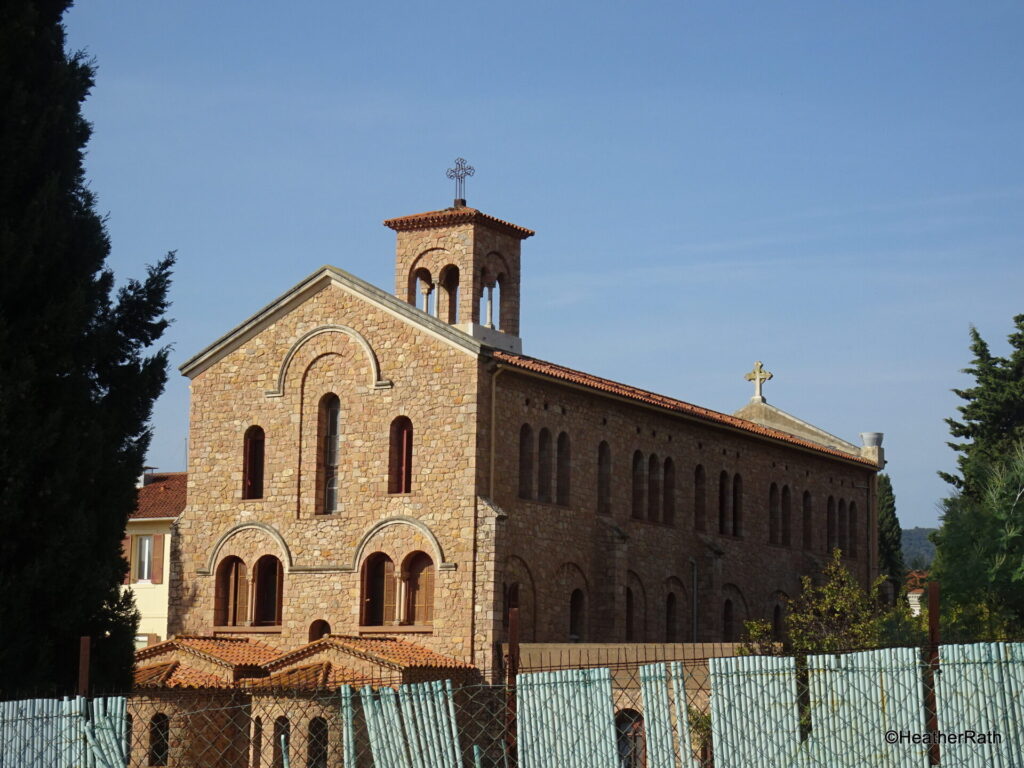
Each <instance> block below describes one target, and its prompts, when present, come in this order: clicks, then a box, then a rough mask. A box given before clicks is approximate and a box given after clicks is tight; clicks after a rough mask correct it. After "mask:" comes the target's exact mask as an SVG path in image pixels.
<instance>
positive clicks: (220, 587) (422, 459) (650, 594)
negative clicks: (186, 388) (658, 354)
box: [168, 200, 883, 669]
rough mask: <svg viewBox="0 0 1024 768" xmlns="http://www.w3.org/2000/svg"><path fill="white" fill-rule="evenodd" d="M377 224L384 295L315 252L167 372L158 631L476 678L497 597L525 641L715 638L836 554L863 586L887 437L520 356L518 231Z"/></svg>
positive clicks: (461, 212) (406, 220)
mask: <svg viewBox="0 0 1024 768" xmlns="http://www.w3.org/2000/svg"><path fill="white" fill-rule="evenodd" d="M384 224H385V225H386V226H388V227H390V228H391V229H392V230H394V231H395V232H396V234H397V248H396V258H395V287H394V293H389V292H387V291H384V290H381V289H380V288H377V287H375V286H373V285H370V284H369V283H366V282H364V281H363V280H360V279H359V278H357V277H355V276H353V275H351V274H349V273H347V272H345V271H343V270H341V269H338V268H336V267H330V266H325V267H322V268H321V269H319V270H317V271H316V272H314V273H313V274H312V275H311V276H309V277H308V278H307V279H305V280H303V281H302V282H301V283H299V284H298V285H296V286H295V287H294V288H292V289H290V290H289V291H287V292H286V293H284V294H283V295H282V296H281V297H280V298H278V299H277V300H275V301H274V302H273V303H271V304H270V305H268V306H267V307H265V308H264V309H262V310H260V311H259V312H258V313H256V314H255V315H254V316H252V317H251V318H249V319H248V320H246V321H245V322H244V323H242V324H241V325H239V326H238V327H237V328H234V329H232V330H231V331H229V332H228V333H227V334H225V335H224V336H222V337H221V338H220V339H218V340H217V341H215V342H214V343H213V344H212V345H210V346H209V347H208V348H206V349H204V350H203V351H202V352H200V353H199V354H197V355H195V356H194V357H193V358H191V359H190V360H189V361H188V362H186V363H185V364H184V365H183V366H182V369H181V370H182V372H183V373H184V374H185V375H186V376H188V377H189V378H190V379H191V415H190V418H191V430H190V438H189V448H188V465H189V466H188V489H187V504H186V506H185V509H184V511H183V512H182V513H181V515H180V517H179V518H178V520H177V523H176V527H175V535H174V538H173V541H172V556H171V564H172V565H171V578H170V582H171V584H170V609H169V616H170V618H169V622H170V626H169V630H168V631H169V634H171V635H175V634H177V635H182V636H193V637H195V636H202V637H218V638H223V639H225V640H228V639H231V638H236V639H239V640H245V639H248V640H249V641H251V642H252V643H254V644H256V643H258V644H260V647H262V645H268V646H271V647H273V648H276V649H279V650H281V651H285V650H287V649H293V648H296V647H298V646H302V645H304V644H306V643H309V642H311V641H314V640H318V639H319V638H321V637H323V636H324V635H325V634H332V635H337V636H344V637H348V638H363V639H364V641H365V642H369V641H371V640H373V638H385V637H387V638H396V639H397V640H399V641H401V642H402V644H401V647H402V648H406V647H413V646H415V647H417V648H421V649H423V652H424V653H426V652H430V653H435V654H442V655H444V656H445V657H448V658H452V659H454V660H457V661H458V662H459V663H462V664H472V665H475V666H478V667H480V668H488V669H489V668H492V667H493V666H494V663H495V653H496V651H495V649H496V647H497V644H499V643H501V642H503V641H505V640H506V639H507V631H508V628H507V616H508V610H509V608H510V607H511V606H513V605H515V606H518V608H519V615H520V623H521V629H520V637H521V640H522V641H523V642H552V643H565V642H586V643H624V642H638V643H639V642H648V643H653V642H658V643H660V642H693V641H700V642H717V641H730V640H734V639H736V638H737V637H738V635H739V633H740V631H741V629H742V622H743V621H744V620H745V619H748V618H755V617H761V618H766V619H768V620H770V621H774V622H775V624H776V625H779V624H780V622H781V616H782V610H783V608H782V606H783V602H782V601H783V598H784V597H785V596H787V595H789V596H793V595H795V594H796V593H797V592H798V588H799V578H800V576H801V575H803V574H810V573H814V572H817V571H818V570H820V568H821V566H822V565H823V563H824V562H825V560H826V559H827V558H828V553H829V551H830V550H831V549H832V548H834V547H839V548H840V549H842V551H843V555H844V558H845V561H846V563H847V565H848V566H849V568H850V569H851V570H852V571H853V572H854V573H855V574H856V575H857V577H858V579H859V581H861V582H862V583H863V584H868V583H869V582H870V581H871V579H872V577H873V576H874V575H875V574H876V572H877V563H876V555H875V553H876V550H877V547H876V528H875V517H876V510H875V476H876V473H877V471H878V470H879V468H880V466H881V465H882V464H883V459H882V456H881V448H879V447H874V446H872V447H857V446H853V445H851V444H849V443H846V442H845V441H842V440H839V439H838V438H834V437H832V436H831V435H828V434H827V433H825V432H823V431H821V430H819V429H817V428H816V427H813V426H811V425H809V424H806V423H805V422H802V421H800V420H799V419H796V418H795V417H792V416H790V415H789V414H786V413H784V412H783V411H780V410H778V409H776V408H773V407H772V406H770V405H768V404H767V403H766V402H764V399H763V397H761V395H760V386H761V383H762V381H763V380H764V378H765V377H766V376H768V375H770V374H767V373H766V372H763V371H762V369H761V367H760V365H758V366H757V368H756V369H755V372H754V373H753V374H752V375H751V378H753V379H754V381H755V384H756V386H757V394H756V395H755V398H754V400H753V401H752V402H751V403H750V404H748V406H747V407H746V408H744V409H743V410H742V411H740V412H739V413H738V415H727V414H722V413H718V412H715V411H711V410H708V409H706V408H701V407H699V406H695V405H691V404H689V403H686V402H683V401H680V400H675V399H672V398H670V397H666V396H664V395H659V394H655V393H652V392H647V391H644V390H641V389H637V388H635V387H631V386H628V385H625V384H620V383H617V382H614V381H609V380H606V379H603V378H599V377H597V376H594V375H592V374H588V373H583V372H581V371H576V370H571V369H569V368H565V367H563V366H561V365H557V364H555V363H551V362H545V361H543V360H538V359H535V358H533V357H529V356H527V355H524V354H523V352H522V348H523V345H522V342H521V340H520V337H519V321H520V277H521V263H522V262H521V246H522V243H523V241H524V240H526V239H527V238H529V237H531V236H532V235H533V234H534V233H533V232H532V231H530V230H529V229H526V228H524V227H521V226H518V225H515V224H511V223H509V222H506V221H502V220H500V219H497V218H495V217H492V216H489V215H487V214H485V213H482V212H481V211H479V210H476V209H474V208H470V207H467V206H466V205H465V203H464V201H461V200H460V201H456V205H455V207H453V208H448V209H446V210H440V211H432V212H429V213H422V214H416V215H412V216H405V217H401V218H395V219H390V220H388V221H385V222H384ZM195 642H198V641H195ZM339 642H340V641H339ZM345 642H350V643H352V642H355V641H354V640H353V641H345ZM254 647H255V645H254ZM403 652H404V651H403Z"/></svg>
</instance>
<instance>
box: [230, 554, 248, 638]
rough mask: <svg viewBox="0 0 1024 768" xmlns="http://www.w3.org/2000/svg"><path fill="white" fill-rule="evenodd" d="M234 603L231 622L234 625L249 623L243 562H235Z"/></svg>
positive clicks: (246, 579)
mask: <svg viewBox="0 0 1024 768" xmlns="http://www.w3.org/2000/svg"><path fill="white" fill-rule="evenodd" d="M234 581H235V604H234V610H233V611H232V616H231V623H232V624H233V625H235V626H236V627H244V626H248V623H249V579H248V578H247V576H246V571H245V563H235V579H234Z"/></svg>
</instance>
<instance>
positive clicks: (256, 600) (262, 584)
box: [252, 555, 284, 627]
mask: <svg viewBox="0 0 1024 768" xmlns="http://www.w3.org/2000/svg"><path fill="white" fill-rule="evenodd" d="M252 578H253V581H254V583H255V590H254V594H253V611H252V623H253V625H254V626H257V627H271V626H280V625H281V608H282V605H283V599H282V598H283V597H284V594H283V593H284V567H283V566H282V565H281V561H280V560H278V559H277V558H276V557H274V556H273V555H264V556H263V557H261V558H260V559H259V560H257V561H256V565H255V566H254V567H253V569H252Z"/></svg>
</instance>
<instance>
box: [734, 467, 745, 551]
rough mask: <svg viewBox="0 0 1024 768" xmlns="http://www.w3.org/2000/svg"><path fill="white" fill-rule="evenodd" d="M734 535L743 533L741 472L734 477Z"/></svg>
mask: <svg viewBox="0 0 1024 768" xmlns="http://www.w3.org/2000/svg"><path fill="white" fill-rule="evenodd" d="M732 535H733V536H742V535H743V478H742V477H741V476H740V475H739V474H736V475H733V478H732Z"/></svg>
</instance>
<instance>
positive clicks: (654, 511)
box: [647, 453, 662, 523]
mask: <svg viewBox="0 0 1024 768" xmlns="http://www.w3.org/2000/svg"><path fill="white" fill-rule="evenodd" d="M661 502H662V498H661V463H660V462H659V461H658V456H657V454H654V453H652V454H651V455H650V457H649V458H648V459H647V519H648V520H650V521H651V522H652V523H656V522H658V519H659V518H660V517H661V515H660V514H659V513H660V512H661Z"/></svg>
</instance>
